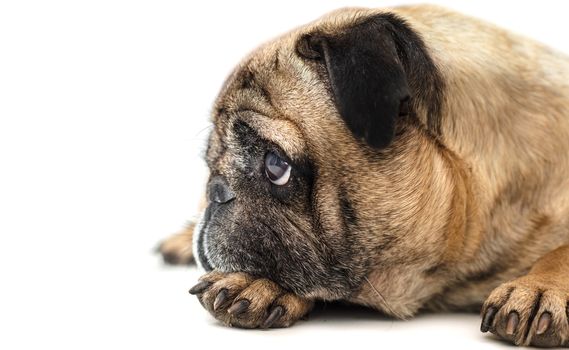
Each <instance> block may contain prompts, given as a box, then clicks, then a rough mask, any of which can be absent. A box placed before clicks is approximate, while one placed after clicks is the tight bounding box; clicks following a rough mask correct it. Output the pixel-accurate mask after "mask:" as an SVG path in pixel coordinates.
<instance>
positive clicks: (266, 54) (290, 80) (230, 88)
mask: <svg viewBox="0 0 569 350" xmlns="http://www.w3.org/2000/svg"><path fill="white" fill-rule="evenodd" d="M290 45H292V44H291V43H290V42H289V41H287V40H286V39H285V40H279V41H277V42H275V43H270V44H267V45H265V46H263V47H261V48H259V49H258V50H256V51H255V52H254V53H253V55H252V56H250V57H248V58H246V59H245V60H244V61H243V63H241V65H239V67H237V69H236V70H235V71H234V72H233V74H232V75H231V76H230V77H229V78H228V80H227V81H226V82H225V84H224V87H223V88H222V90H221V92H220V94H219V97H218V98H217V101H216V103H215V107H214V110H213V113H212V122H213V124H214V128H215V132H214V134H213V135H212V139H211V141H210V143H211V144H212V145H211V146H212V147H216V146H217V145H218V146H219V147H220V148H223V147H224V146H225V147H227V146H228V145H237V143H236V142H237V141H239V140H237V138H239V137H242V135H241V134H242V130H241V131H240V132H237V130H236V129H237V128H238V127H239V126H240V125H246V126H247V127H248V128H246V129H247V132H248V133H253V134H254V135H252V136H255V137H256V138H259V139H262V140H264V141H267V142H269V143H272V144H274V145H276V146H278V147H279V148H281V149H282V150H283V151H284V152H285V153H286V155H287V156H288V157H290V158H291V159H300V158H302V156H303V155H304V154H306V151H307V150H306V148H307V144H306V142H305V135H304V131H303V125H302V124H303V123H302V118H301V117H300V116H299V115H298V113H296V111H295V110H296V109H297V108H296V107H297V106H298V105H300V104H302V103H303V101H302V98H299V96H303V91H301V90H302V89H303V86H305V85H306V84H305V82H304V80H305V79H304V77H303V74H304V73H303V70H305V67H304V66H303V64H302V62H301V60H300V59H299V58H298V57H296V55H295V53H293V52H290V51H291V47H290Z"/></svg>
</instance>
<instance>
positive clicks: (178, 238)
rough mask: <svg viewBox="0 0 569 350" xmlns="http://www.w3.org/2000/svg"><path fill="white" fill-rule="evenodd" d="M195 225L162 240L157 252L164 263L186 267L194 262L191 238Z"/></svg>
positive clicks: (191, 223)
mask: <svg viewBox="0 0 569 350" xmlns="http://www.w3.org/2000/svg"><path fill="white" fill-rule="evenodd" d="M194 226H195V223H193V222H190V223H189V224H188V226H187V227H186V228H185V229H184V230H182V231H181V232H178V233H176V234H174V235H172V236H170V237H168V238H167V239H166V240H164V241H163V242H162V243H161V244H160V246H159V247H158V248H157V251H158V252H159V253H160V254H161V255H162V258H163V259H164V262H165V263H167V264H172V265H187V264H190V263H192V262H193V261H194V255H193V253H192V236H193V232H194Z"/></svg>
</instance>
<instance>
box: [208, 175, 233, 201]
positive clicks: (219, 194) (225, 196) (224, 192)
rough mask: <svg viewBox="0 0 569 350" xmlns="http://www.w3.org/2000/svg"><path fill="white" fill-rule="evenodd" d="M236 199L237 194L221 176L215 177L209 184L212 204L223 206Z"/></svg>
mask: <svg viewBox="0 0 569 350" xmlns="http://www.w3.org/2000/svg"><path fill="white" fill-rule="evenodd" d="M234 198H235V193H234V192H233V191H231V188H230V187H229V184H228V183H227V180H225V179H224V178H223V177H221V176H215V177H214V178H212V179H211V180H210V182H209V200H210V201H211V202H215V203H219V204H223V203H227V202H229V201H231V200H232V199H234Z"/></svg>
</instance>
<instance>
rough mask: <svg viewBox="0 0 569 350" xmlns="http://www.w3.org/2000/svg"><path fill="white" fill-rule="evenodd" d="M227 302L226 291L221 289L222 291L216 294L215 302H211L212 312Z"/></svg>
mask: <svg viewBox="0 0 569 350" xmlns="http://www.w3.org/2000/svg"><path fill="white" fill-rule="evenodd" d="M226 300H227V289H225V288H223V289H222V290H220V291H219V293H217V296H216V297H215V300H214V301H213V311H216V310H217V309H218V308H219V307H220V306H221V304H223V303H224V302H225V301H226Z"/></svg>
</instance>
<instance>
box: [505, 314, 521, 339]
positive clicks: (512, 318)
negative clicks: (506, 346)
mask: <svg viewBox="0 0 569 350" xmlns="http://www.w3.org/2000/svg"><path fill="white" fill-rule="evenodd" d="M519 323H520V315H518V313H517V312H515V311H512V312H510V314H509V315H508V321H507V323H506V334H507V335H513V334H514V333H515V332H516V329H518V324H519Z"/></svg>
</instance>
